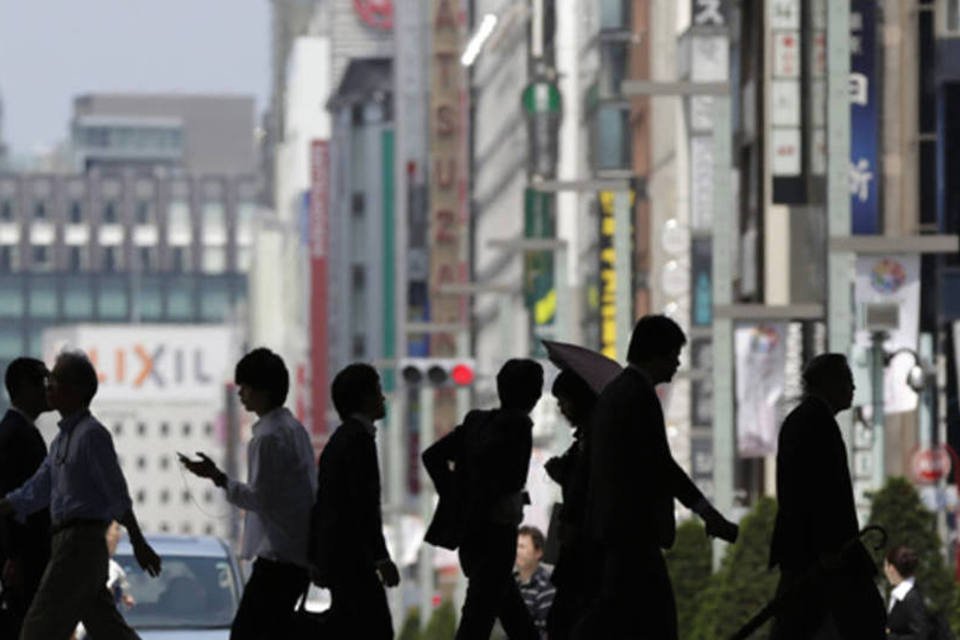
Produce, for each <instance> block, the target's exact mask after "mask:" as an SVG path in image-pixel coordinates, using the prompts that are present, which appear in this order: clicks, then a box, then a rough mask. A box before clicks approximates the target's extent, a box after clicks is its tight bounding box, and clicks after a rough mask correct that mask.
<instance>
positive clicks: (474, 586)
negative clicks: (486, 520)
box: [456, 524, 540, 640]
mask: <svg viewBox="0 0 960 640" xmlns="http://www.w3.org/2000/svg"><path fill="white" fill-rule="evenodd" d="M516 559H517V527H515V526H511V525H498V524H486V525H482V526H474V527H471V528H470V531H469V532H468V533H467V534H466V536H465V537H464V539H463V541H462V542H461V544H460V566H461V567H463V572H464V574H466V576H467V579H468V580H469V582H468V583H467V597H466V600H465V601H464V603H463V611H462V614H461V617H460V626H459V628H458V629H457V636H456V639H457V640H481V639H482V640H488V638H490V632H491V631H492V630H493V623H494V620H496V619H497V618H499V619H500V624H501V625H502V626H503V630H504V631H506V632H507V636H508V637H509V638H510V640H517V639H520V640H538V639H539V638H540V634H539V632H538V631H537V628H536V627H535V626H534V624H533V619H532V618H531V617H530V612H529V610H528V609H527V605H526V604H524V602H523V596H521V595H520V588H519V587H518V586H517V582H516V580H514V579H513V566H514V564H515V563H516Z"/></svg>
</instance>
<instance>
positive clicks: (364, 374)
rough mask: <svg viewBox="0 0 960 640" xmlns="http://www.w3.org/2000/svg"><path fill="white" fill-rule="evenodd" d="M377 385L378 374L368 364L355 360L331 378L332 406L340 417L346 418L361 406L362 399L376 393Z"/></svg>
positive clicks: (378, 383) (378, 382)
mask: <svg viewBox="0 0 960 640" xmlns="http://www.w3.org/2000/svg"><path fill="white" fill-rule="evenodd" d="M379 385H380V374H379V373H377V370H376V369H374V368H373V367H372V366H370V365H369V364H366V363H363V362H355V363H353V364H351V365H347V366H346V367H344V368H343V369H342V370H341V371H340V373H338V374H337V375H336V376H335V377H334V378H333V384H332V385H331V387H330V395H331V396H332V397H333V406H334V408H335V409H336V410H337V414H339V416H340V419H341V420H346V419H347V418H348V417H350V415H351V414H353V413H356V412H357V411H359V410H360V409H361V408H363V403H364V401H365V400H366V399H367V398H368V397H369V396H371V395H373V394H375V393H377V389H378V388H379Z"/></svg>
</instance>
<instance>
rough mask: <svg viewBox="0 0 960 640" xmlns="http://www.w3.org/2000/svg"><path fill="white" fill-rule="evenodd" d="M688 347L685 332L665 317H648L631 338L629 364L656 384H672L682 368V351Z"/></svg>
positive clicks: (641, 322)
mask: <svg viewBox="0 0 960 640" xmlns="http://www.w3.org/2000/svg"><path fill="white" fill-rule="evenodd" d="M685 344H687V337H686V336H685V335H683V329H681V328H680V325H678V324H677V323H676V322H674V321H673V320H671V319H670V318H668V317H667V316H662V315H650V316H644V317H642V318H640V320H638V321H637V325H636V326H635V327H634V328H633V335H632V336H630V348H629V349H628V350H627V362H629V363H630V364H632V365H634V366H635V367H637V368H638V369H642V370H643V371H644V372H645V373H646V374H647V375H648V376H650V379H651V380H652V381H653V384H660V383H662V382H670V381H671V380H673V376H674V374H676V373H677V369H678V368H679V367H680V350H681V349H683V345H685Z"/></svg>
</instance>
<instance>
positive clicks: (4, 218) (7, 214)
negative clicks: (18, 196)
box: [0, 200, 13, 222]
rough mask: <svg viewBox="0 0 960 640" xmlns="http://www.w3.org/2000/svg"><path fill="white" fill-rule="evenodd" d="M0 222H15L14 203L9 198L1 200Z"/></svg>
mask: <svg viewBox="0 0 960 640" xmlns="http://www.w3.org/2000/svg"><path fill="white" fill-rule="evenodd" d="M0 222H13V203H12V202H10V201H9V200H4V201H3V202H0Z"/></svg>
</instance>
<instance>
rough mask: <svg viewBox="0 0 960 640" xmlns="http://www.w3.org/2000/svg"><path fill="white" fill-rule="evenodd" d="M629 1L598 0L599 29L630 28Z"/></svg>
mask: <svg viewBox="0 0 960 640" xmlns="http://www.w3.org/2000/svg"><path fill="white" fill-rule="evenodd" d="M630 2H631V0H600V29H602V30H608V29H609V30H613V29H628V28H630Z"/></svg>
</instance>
